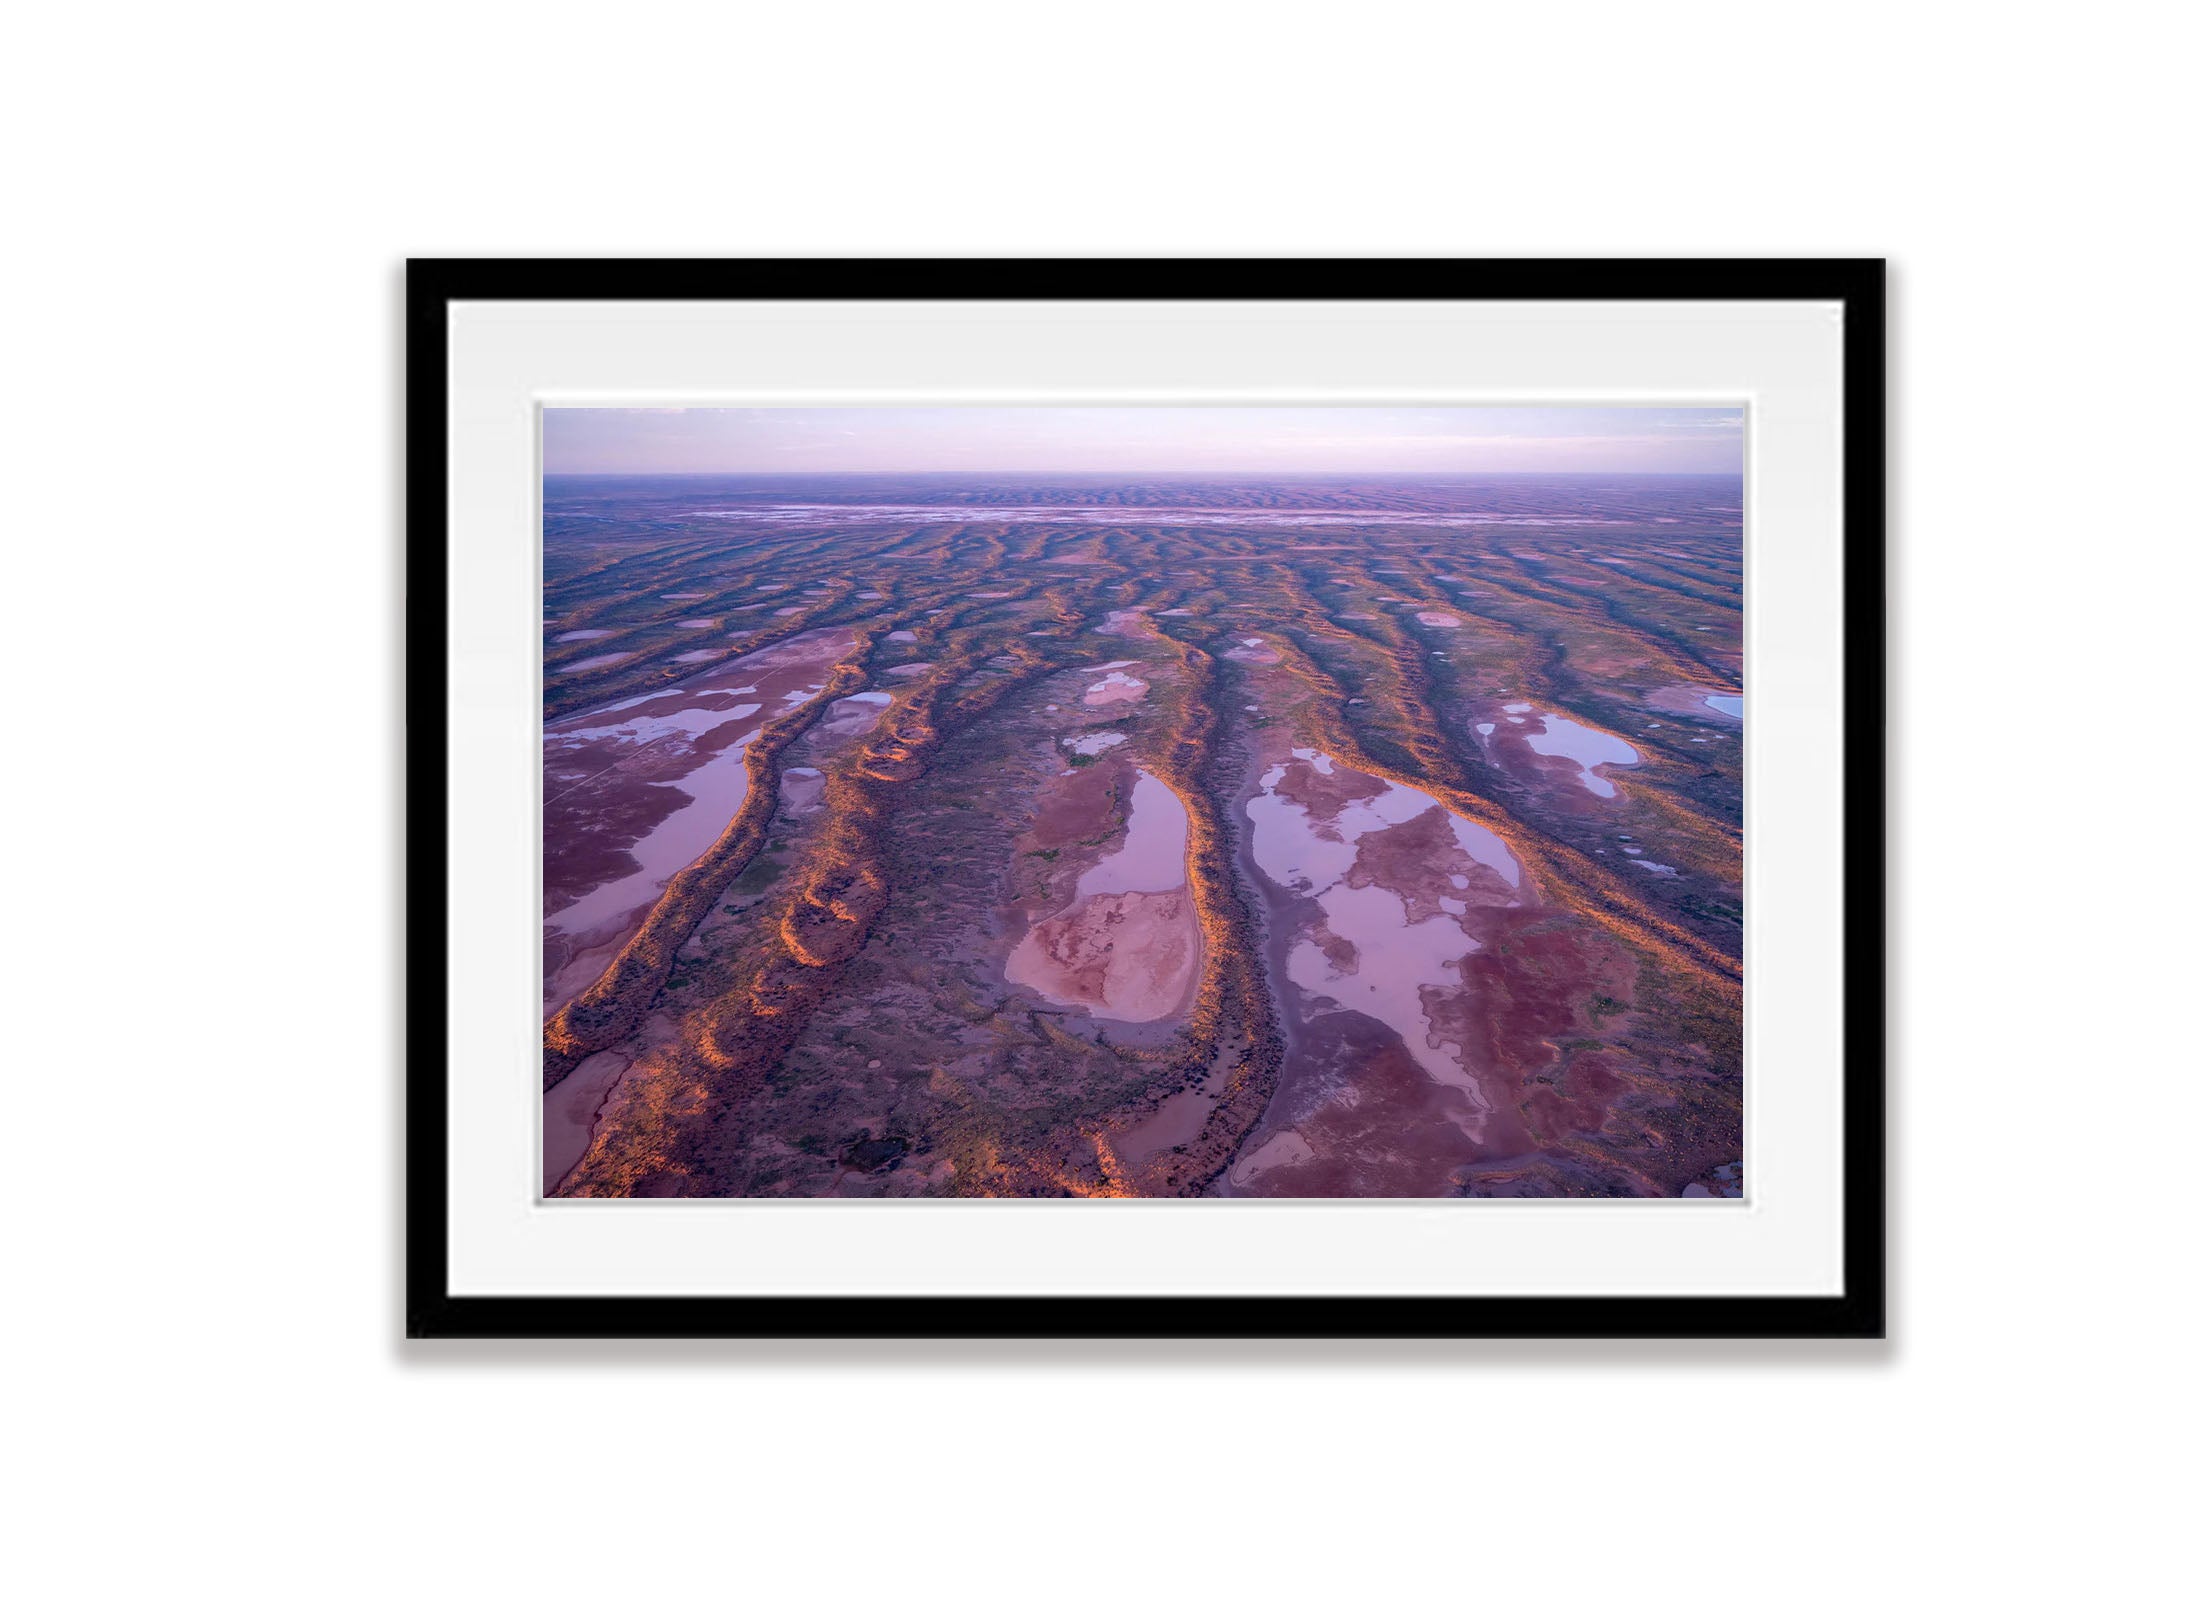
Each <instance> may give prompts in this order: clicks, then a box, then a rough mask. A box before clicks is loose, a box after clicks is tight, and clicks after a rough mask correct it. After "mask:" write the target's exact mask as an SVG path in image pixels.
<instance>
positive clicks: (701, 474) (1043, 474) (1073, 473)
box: [542, 467, 1746, 482]
mask: <svg viewBox="0 0 2200 1600" xmlns="http://www.w3.org/2000/svg"><path fill="white" fill-rule="evenodd" d="M1745 475H1746V474H1745V473H1744V472H1742V471H1741V470H1740V469H1739V468H1737V469H1735V470H1733V471H1730V472H1649V471H1642V470H1635V471H1614V470H1611V469H1600V470H1578V469H1577V470H1561V469H1553V468H1549V467H1545V468H1541V469H1538V468H1533V467H1517V468H1512V469H1509V470H1506V471H1489V470H1480V471H1471V470H1470V471H1411V470H1403V469H1389V468H1384V469H1370V470H1367V471H1360V472H1349V471H1334V472H1266V471H1261V470H1258V469H1255V468H1250V467H1245V468H1224V469H1217V470H1205V471H1194V470H1190V469H1186V468H1180V467H1155V468H1145V469H1140V468H1125V467H1110V468H1105V469H1100V468H1091V467H840V468H825V469H811V470H809V471H796V470H782V471H776V472H758V471H756V470H754V469H753V468H747V469H743V468H727V469H722V470H714V471H694V470H691V471H682V472H553V471H550V470H549V469H547V468H545V469H544V470H543V474H542V476H543V477H544V478H545V479H550V478H1125V477H1137V478H1262V479H1279V478H1304V479H1307V480H1309V481H1315V482H1319V481H1324V480H1331V479H1337V478H1739V477H1743V476H1745Z"/></svg>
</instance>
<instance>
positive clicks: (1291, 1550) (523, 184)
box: [0, 0, 2195, 1595]
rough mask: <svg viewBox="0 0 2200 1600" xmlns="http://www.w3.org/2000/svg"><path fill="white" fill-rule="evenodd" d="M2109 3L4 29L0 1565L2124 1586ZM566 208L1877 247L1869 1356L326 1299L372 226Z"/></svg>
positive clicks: (2174, 350) (2181, 577)
mask: <svg viewBox="0 0 2200 1600" xmlns="http://www.w3.org/2000/svg"><path fill="white" fill-rule="evenodd" d="M2173 19H2174V24H2175V25H2176V26H2177V27H2180V28H2182V27H2184V26H2187V23H2186V19H2185V18H2184V17H2183V16H2182V15H2180V14H2177V13H2175V12H2173V11H2172V10H2171V8H2168V7H2156V6H2140V5H2130V4H2119V3H2104V4H2099V5H2094V6H2090V7H2086V8H2083V9H2082V10H2080V11H2076V12H2071V11H2068V10H2054V11H2048V10H2045V9H2040V10H2034V9H2031V8H2003V9H1999V10H1981V9H1978V8H1970V7H1961V8H1959V7H1932V6H1920V5H1916V4H1903V5H1883V4H1868V3H1859V4H1852V5H1848V6H1844V7H1840V8H1834V9H1828V8H1825V7H1809V8H1798V7H1779V6H1769V5H1763V4H1700V5H1693V6H1689V7H1686V8H1672V7H1660V6H1643V5H1634V4H1587V5H1574V6H1566V7H1531V6H1505V7H1496V8H1474V7H1465V6H1460V7H1419V6H1403V5H1394V4H1385V3H1370V4H1363V5H1357V6H1352V7H1345V8H1339V7H1335V6H1328V5H1320V6H1317V5H1302V4H1280V3H1276V0H1267V3H1263V4H1258V5H1241V6H1212V5H1196V4H1187V3H1182V0H1178V3H1169V4H1151V3H1139V0H1131V3H1119V4H1115V5H1112V6H1107V7H1096V6H1075V7H1066V6H1065V7H1045V8H1042V7H1035V6H1029V5H1011V4H1003V5H973V4H963V5H929V6H883V5H849V6H840V7H831V8H825V7H807V8H805V7H794V6H777V7H771V8H741V7H734V6H723V5H720V6H705V5H693V6H683V5H669V6H668V5H660V4H651V3H637V4H629V5H623V6H616V7H605V6H601V5H591V6H577V5H543V4H538V5H533V6H527V7H520V6H510V5H496V6H479V5H477V6H454V5H450V4H443V5H419V4H398V3H393V4H386V5H381V6H377V7H373V8H352V9H350V10H348V11H337V10H334V9H322V10H311V9H301V8H295V7H287V6H274V5H236V4H213V5H207V6H196V7H171V6H163V7H153V6H146V5H121V6H115V7H107V8H98V9H93V8H62V7H41V8H37V9H35V10H34V11H32V12H30V13H28V14H26V15H24V16H19V17H17V18H15V19H14V21H13V24H12V26H11V30H10V45H9V50H8V66H7V69H6V77H7V89H6V92H5V93H4V94H0V119H4V120H5V130H4V131H5V133H6V135H7V148H8V151H9V168H10V176H9V180H8V196H9V198H8V204H7V208H6V214H7V216H8V219H9V221H10V222H11V223H12V224H13V225H14V226H13V227H12V228H11V230H10V231H11V233H12V234H13V237H14V243H13V245H12V247H11V249H10V252H9V253H8V254H7V255H6V256H5V258H4V259H0V274H4V276H5V280H6V291H7V298H6V301H5V307H6V314H7V324H6V328H7V334H6V338H7V361H6V372H7V378H8V380H9V381H8V382H7V383H6V384H5V385H0V390H4V393H0V405H4V407H5V414H4V417H0V428H4V433H0V437H4V438H5V440H6V445H7V464H8V468H9V476H8V482H7V486H6V496H5V503H6V527H7V533H8V538H7V546H6V549H7V558H8V559H7V564H6V567H5V569H4V570H5V574H6V576H5V581H4V583H0V593H4V594H5V595H6V597H7V601H8V606H7V614H8V628H7V634H6V637H7V640H8V644H9V651H8V655H9V659H10V661H11V663H12V665H13V667H14V694H13V697H12V698H13V704H14V706H15V713H14V716H13V719H12V723H13V726H12V730H11V732H12V737H11V739H10V740H9V757H10V759H9V761H8V764H7V771H8V773H9V776H10V778H11V780H12V781H11V782H10V783H9V785H8V788H9V791H10V794H9V798H10V801H11V802H12V803H11V805H10V807H9V809H10V811H11V812H12V813H13V826H12V828H11V829H10V833H9V843H10V846H11V850H10V857H11V859H10V860H9V862H8V869H9V870H8V872H7V879H6V881H7V883H8V886H9V893H8V894H7V897H6V906H7V912H8V915H7V917H6V919H5V920H6V934H5V937H6V940H7V944H8V948H9V952H10V955H11V959H10V960H9V962H8V965H7V971H8V974H9V979H10V981H9V984H8V988H7V994H8V1014H9V1017H10V1019H11V1021H13V1022H14V1023H16V1026H15V1027H13V1028H11V1029H10V1030H9V1032H8V1034H7V1036H6V1041H7V1042H6V1046H5V1056H6V1060H7V1063H8V1068H9V1071H8V1087H9V1091H10V1092H9V1094H8V1096H7V1104H8V1107H9V1111H10V1119H9V1120H10V1123H11V1130H10V1131H11V1134H12V1137H11V1138H10V1140H9V1148H10V1152H11V1154H12V1156H13V1160H12V1162H11V1163H10V1171H9V1179H10V1182H9V1185H8V1187H9V1191H10V1199H11V1202H12V1205H11V1212H12V1215H11V1218H10V1223H9V1226H8V1228H7V1230H6V1238H7V1241H8V1249H7V1255H8V1265H9V1279H10V1284H9V1287H10V1288H11V1290H12V1291H13V1293H12V1294H11V1297H10V1298H11V1299H12V1301H13V1303H14V1314H13V1316H12V1317H11V1318H10V1319H9V1321H8V1324H7V1330H6V1333H5V1335H4V1337H5V1338H6V1339H7V1341H8V1343H9V1345H10V1346H11V1347H12V1360H11V1363H10V1366H11V1372H12V1378H13V1381H12V1383H11V1385H10V1398H9V1401H8V1405H7V1421H6V1430H7V1434H8V1437H9V1448H8V1451H7V1459H8V1460H9V1462H10V1464H11V1465H12V1466H13V1467H14V1468H15V1469H16V1471H17V1473H19V1474H20V1477H19V1481H18V1485H17V1487H16V1488H15V1489H14V1490H13V1491H12V1492H11V1494H10V1496H9V1498H8V1500H7V1502H6V1503H7V1506H8V1510H9V1512H10V1521H11V1523H12V1524H13V1527H14V1531H13V1532H12V1533H11V1534H10V1535H9V1544H10V1558H9V1564H10V1567H11V1568H12V1569H14V1571H15V1572H17V1573H18V1574H23V1573H25V1572H26V1570H27V1576H26V1577H21V1578H19V1582H21V1583H22V1586H23V1592H25V1593H29V1594H70V1595H76V1594H111V1593H130V1594H141V1593H151V1592H162V1591H172V1590H178V1589H205V1590H214V1589H219V1590H220V1591H222V1592H234V1593H252V1594H261V1593H267V1594H286V1595H287V1594H321V1593H383V1592H396V1593H405V1594H443V1593H467V1594H483V1593H488V1594H506V1593H549V1592H561V1593H571V1594H590V1593H613V1592H616V1593H621V1594H636V1593H639V1594H648V1593H655V1592H694V1591H719V1592H740V1593H749V1594H758V1595H763V1594H775V1593H796V1592H802V1593H810V1592H856V1591H858V1590H860V1591H861V1592H865V1593H874V1592H875V1593H894V1594H912V1595H925V1594H934V1593H958V1594H960V1593H971V1592H1007V1593H1032V1592H1049V1593H1051V1592H1070V1593H1101V1592H1108V1593H1121V1592H1125V1591H1131V1592H1135V1591H1136V1590H1138V1589H1143V1588H1153V1589H1158V1590H1160V1591H1162V1592H1169V1593H1179V1592H1182V1593H1214V1592H1223V1593H1241V1592H1277V1593H1297V1592H1307V1593H1321V1594H1354V1595H1359V1594H1368V1595H1390V1594H1398V1595H1418V1594H1455V1593H1478V1592H1479V1593H1511V1592H1524V1591H1531V1590H1532V1591H1536V1592H1598V1591H1600V1590H1606V1589H1609V1590H1613V1591H1616V1592H1624V1593H1630V1594H1651V1595H1665V1594H1673V1595H1694V1594H1699V1593H1726V1594H1735V1593H1752V1594H1772V1595H1814V1594H1836V1593H1847V1592H1851V1591H1856V1590H1863V1591H1867V1592H1878V1593H1896V1594H1912V1593H1916V1594H1925V1593H1944V1592H1968V1593H1991V1594H2023V1593H2061V1592H2065V1591H2068V1590H2074V1589H2078V1588H2080V1587H2081V1586H2082V1588H2083V1589H2085V1590H2087V1591H2089V1592H2090V1591H2108V1590H2112V1589H2128V1590H2129V1591H2130V1592H2157V1593H2158V1592H2164V1591H2165V1590H2166V1589H2167V1588H2168V1587H2170V1586H2171V1584H2172V1583H2173V1581H2174V1573H2175V1570H2176V1569H2174V1568H2172V1567H2170V1566H2169V1565H2168V1564H2167V1559H2166V1558H2167V1557H2168V1555H2169V1553H2170V1534H2171V1530H2172V1527H2173V1525H2174V1523H2175V1522H2177V1521H2181V1520H2182V1519H2183V1516H2185V1515H2188V1514H2189V1510H2190V1490H2191V1476H2190V1467H2189V1453H2188V1452H2189V1445H2188V1443H2187V1438H2186V1435H2187V1433H2188V1431H2189V1428H2190V1425H2191V1422H2192V1409H2191V1399H2192V1389H2191V1383H2190V1378H2189V1353H2190V1346H2191V1331H2190V1324H2189V1322H2186V1321H2184V1320H2183V1319H2182V1318H2181V1316H2180V1313H2181V1312H2182V1311H2183V1310H2184V1309H2185V1306H2186V1303H2187V1299H2188V1289H2189V1285H2188V1281H2187V1280H2188V1278H2189V1269H2190V1248H2191V1245H2190V1239H2189V1237H2187V1235H2186V1231H2185V1229H2184V1227H2183V1226H2182V1223H2183V1217H2182V1216H2181V1215H2180V1211H2181V1202H2182V1201H2183V1200H2184V1196H2185V1195H2186V1193H2187V1192H2189V1188H2190V1185H2189V1183H2188V1182H2187V1181H2186V1180H2185V1178H2184V1174H2183V1171H2182V1168H2183V1167H2184V1165H2185V1163H2186V1162H2187V1160H2188V1159H2189V1156H2188V1151H2189V1144H2190V1131H2189V1130H2190V1124H2191V1112H2190V1105H2189V1095H2190V1087H2191V1081H2192V1069H2193V1065H2194V1056H2195V1052H2194V1050H2193V1048H2192V1033H2191V1023H2190V1021H2189V1012H2190V1003H2189V1000H2188V999H2187V998H2186V996H2187V994H2188V991H2189V989H2190V987H2191V969H2192V957H2193V954H2194V951H2193V940H2192V937H2191V933H2190V922H2189V909H2188V908H2189V906H2190V905H2191V902H2192V897H2193V891H2194V888H2195V885H2194V882H2193V873H2192V870H2191V867H2190V865H2189V855H2187V854H2186V852H2188V851H2189V849H2190V844H2189V840H2188V837H2187V836H2188V835H2189V833H2190V830H2191V826H2192V822H2191V818H2192V792H2193V791H2192V785H2191V779H2192V763H2191V758H2190V734H2189V731H2188V723H2189V718H2190V710H2191V700H2190V695H2189V692H2187V691H2188V689H2189V684H2190V672H2191V668H2190V652H2189V649H2188V648H2187V647H2186V646H2185V644H2184V643H2183V641H2184V640H2185V639H2186V638H2188V637H2189V609H2190V608H2189V598H2190V586H2191V583H2192V579H2193V570H2192V559H2191V555H2190V543H2191V540H2192V537H2193V534H2194V531H2195V529H2194V516H2193V509H2192V506H2193V502H2192V498H2191V494H2192V473H2191V472H2190V470H2189V466H2188V463H2189V459H2190V451H2191V448H2192V439H2193V424H2194V421H2195V418H2194V415H2193V411H2194V408H2193V404H2192V379H2191V372H2192V368H2193V358H2194V355H2195V351H2194V340H2193V336H2192V323H2191V314H2190V295H2191V281H2190V276H2189V258H2186V257H2175V256H2172V254H2171V253H2170V251H2171V248H2172V244H2173V234H2174V233H2176V232H2177V231H2178V225H2179V224H2189V221H2190V215H2191V206H2190V194H2189V182H2190V170H2189V163H2188V162H2187V161H2186V160H2184V159H2182V158H2180V157H2179V156H2178V154H2177V149H2178V148H2181V149H2182V150H2183V151H2185V152H2186V153H2187V154H2188V155H2189V149H2190V142H2189V141H2190V138H2191V133H2192V128H2191V123H2190V117H2189V105H2187V104H2186V103H2185V102H2186V97H2187V95H2188V91H2189V84H2188V83H2187V82H2186V81H2185V76H2184V74H2183V73H2182V71H2181V70H2180V65H2181V63H2183V62H2186V61H2189V59H2190V48H2189V47H2190V43H2191V41H2190V39H2189V37H2188V38H2185V39H2183V40H2181V41H2180V40H2179V39H2177V38H2174V37H2172V35H2171V31H2170V30H2171V28H2172V25H2173ZM2173 146H2176V148H2173ZM568 252H569V253H575V254H622V253H623V254H738V253H768V254H769V253H776V254H800V253H817V254H835V253H849V254H895V253H900V254H916V253H935V252H937V253H977V254H986V253H1000V254H1007V253H1051V254H1077V253H1122V254H1137V253H1155V254H1164V253H1168V254H1174V253H1185V254H1244V253H1257V254H1302V253H1303V254H1385V253H1387V254H1477V253H1486V254H1511V255H1529V254H1574V253H1578V254H1665V253H1670V254H1758V253H1768V254H1806V253H1858V254H1887V255H1890V256H1892V257H1893V258H1894V259H1895V262H1896V274H1897V275H1896V280H1895V334H1896V340H1897V359H1896V368H1895V372H1896V391H1895V416H1896V420H1897V428H1898V441H1897V451H1896V475H1897V476H1896V501H1895V513H1896V515H1895V526H1896V534H1897V539H1898V555H1897V572H1898V580H1899V594H1898V597H1897V609H1896V621H1897V625H1898V630H1899V657H1898V670H1899V671H1900V673H1901V678H1902V685H1903V702H1902V716H1901V722H1900V727H1899V736H1898V740H1897V744H1898V751H1897V754H1898V759H1899V761H1900V763H1901V776H1900V780H1899V782H1900V789H1899V794H1898V797H1897V820H1898V823H1899V826H1900V830H1901V839H1902V843H1901V855H1900V862H1899V865H1900V868H1901V870H1902V873H1903V883H1902V900H1901V913H1900V918H1899V924H1898V927H1897V929H1896V938H1897V949H1898V954H1899V956H1900V959H1901V968H1900V979H1899V1006H1900V1009H1899V1014H1898V1019H1897V1035H1896V1046H1897V1056H1896V1071H1897V1078H1896V1092H1895V1106H1896V1119H1897V1120H1896V1130H1895V1152H1894V1153H1895V1165H1896V1171H1897V1183H1896V1192H1895V1199H1896V1204H1897V1207H1898V1237H1897V1248H1896V1256H1895V1260H1896V1266H1897V1269H1898V1272H1897V1302H1896V1307H1897V1309H1896V1329H1897V1331H1896V1337H1895V1339H1894V1340H1893V1341H1892V1342H1891V1343H1890V1344H1889V1345H1887V1346H1886V1347H1884V1348H1864V1349H1831V1350H1827V1349H1787V1348H1777V1349H1759V1348H1749V1349H1735V1348H1656V1347H1650V1348H1619V1349H1611V1348H1574V1347H1566V1348H1536V1347H1507V1348H1467V1349H1451V1348H1413V1349H1393V1348H1389V1347H1379V1348H1369V1349H1363V1350H1358V1351H1352V1352H1345V1353H1341V1354H1340V1353H1336V1352H1330V1351H1323V1350H1315V1349H1304V1348H1289V1347H1286V1348H1262V1349H1248V1350H1229V1351H1213V1352H1208V1351H1192V1350H1187V1349H1183V1348H1173V1347H1163V1348H1157V1349H1140V1350H1129V1351H1117V1350H1109V1349H1101V1348H1092V1349H1076V1350H1066V1351H1044V1350H1031V1349H991V1348H987V1349H974V1350H923V1349H909V1348H903V1349H897V1350H891V1351H868V1350H826V1349H813V1350H784V1349H782V1350H773V1351H757V1350H747V1349H718V1348H612V1349H577V1348H533V1349H525V1350H512V1349H435V1350H408V1349H403V1348H400V1345H399V1343H398V1341H397V1339H396V1337H395V1332H396V1328H397V1311H396V1304H395V1267H394V1258H393V1227H394V1221H395V1216H396V1206H395V1200H394V1166H393V1159H392V1148H393V1128H392V1113H393V1108H394V1103H395V1100H394V1089H393V1073H394V1054H395V1052H394V1019H393V1017H392V1015H391V1012H390V1007H389V1003H388V996H389V994H390V992H391V987H392V984H393V981H394V963H395V954H396V950H397V942H396V941H397V935H396V932H395V925H394V906H393V900H394V890H393V884H394V881H395V877H394V875H395V870H396V868H395V861H396V847H395V842H394V827H395V821H394V808H393V787H392V776H391V753H392V747H393V740H394V717H395V712H394V706H395V702H394V687H395V682H396V647H395V639H396V636H395V633H394V631H393V626H392V620H391V619H392V616H393V611H394V596H395V578H396V571H397V568H396V562H395V556H394V543H393V541H394V538H395V533H396V527H397V520H396V517H397V493H396V491H397V483H398V478H397V467H396V465H395V440H396V427H397V423H398V419H399V404H398V398H397V392H396V387H395V383H396V378H397V375H398V368H397V362H396V353H397V339H396V331H395V330H396V312H397V307H398V303H399V300H398V296H399V278H398V267H397V263H398V262H399V260H400V259H401V258H402V257H403V256H405V255H406V254H408V253H422V254H430V253H451V254H462V253H472V254H508V253H509V254H527V253H568ZM26 1024H27V1025H26ZM2180 1263H2183V1265H2182V1266H2180Z"/></svg>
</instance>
